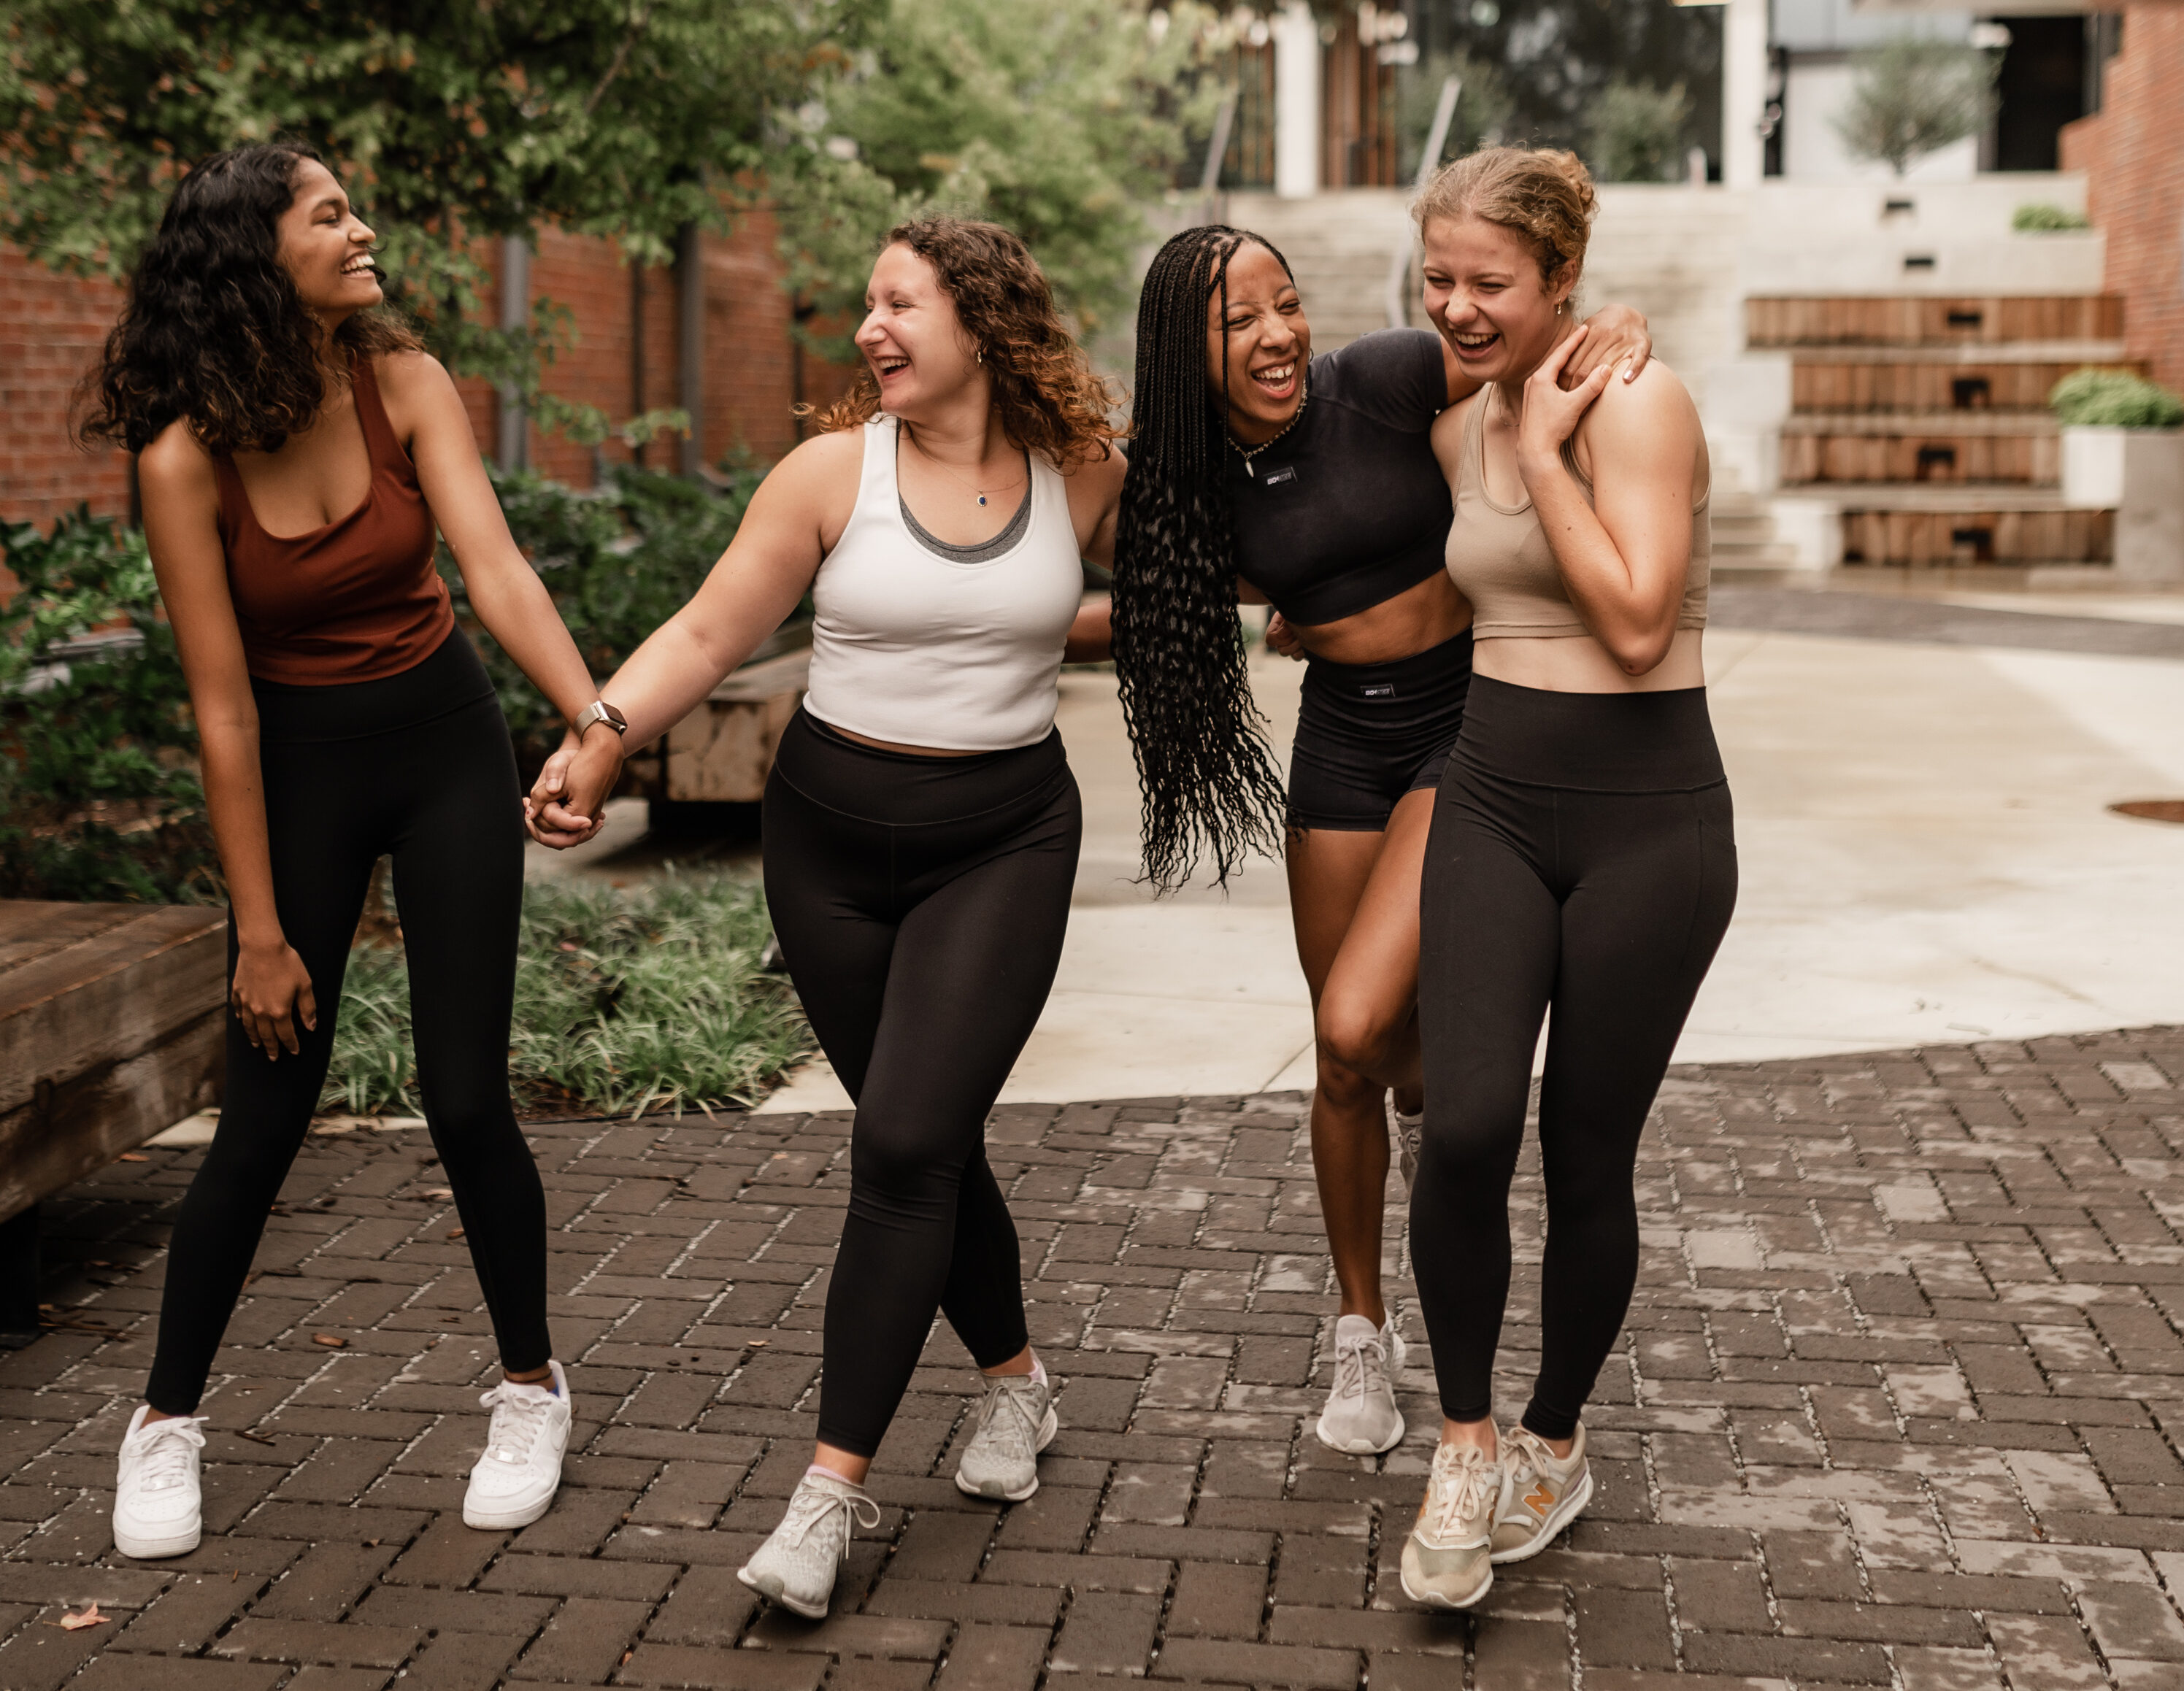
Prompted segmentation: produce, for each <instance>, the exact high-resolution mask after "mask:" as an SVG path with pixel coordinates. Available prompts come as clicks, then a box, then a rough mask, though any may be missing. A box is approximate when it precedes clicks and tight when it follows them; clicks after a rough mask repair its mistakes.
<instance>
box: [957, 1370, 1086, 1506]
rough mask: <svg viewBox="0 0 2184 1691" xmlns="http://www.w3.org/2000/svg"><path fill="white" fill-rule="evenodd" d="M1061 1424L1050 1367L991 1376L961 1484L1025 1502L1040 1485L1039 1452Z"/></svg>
mask: <svg viewBox="0 0 2184 1691" xmlns="http://www.w3.org/2000/svg"><path fill="white" fill-rule="evenodd" d="M1060 1426H1061V1422H1060V1421H1058V1420H1057V1419H1056V1416H1055V1413H1054V1388H1053V1387H1052V1386H1051V1385H1050V1383H1049V1382H1048V1381H1047V1377H1046V1372H1045V1370H1044V1369H1039V1370H1038V1371H1036V1372H1034V1373H1030V1374H990V1375H988V1376H987V1377H986V1398H985V1401H984V1402H983V1403H982V1404H980V1405H978V1427H977V1429H976V1430H975V1431H974V1432H972V1434H971V1442H970V1443H968V1444H966V1445H965V1446H964V1447H963V1459H962V1460H961V1461H960V1462H958V1463H957V1464H956V1489H957V1490H958V1491H963V1492H968V1493H969V1494H971V1495H972V1497H990V1498H995V1499H1000V1501H1001V1502H1004V1503H1022V1501H1023V1500H1024V1499H1026V1498H1028V1497H1029V1496H1030V1495H1031V1494H1033V1493H1034V1492H1035V1491H1037V1490H1038V1489H1039V1452H1040V1451H1042V1450H1044V1449H1046V1447H1047V1446H1048V1445H1050V1444H1051V1443H1054V1435H1055V1432H1056V1429H1057V1428H1058V1427H1060Z"/></svg>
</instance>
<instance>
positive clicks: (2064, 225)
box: [2009, 204, 2093, 235]
mask: <svg viewBox="0 0 2184 1691" xmlns="http://www.w3.org/2000/svg"><path fill="white" fill-rule="evenodd" d="M2009 226H2010V227H2011V228H2012V229H2015V230H2019V231H2022V232H2023V233H2025V234H2028V235H2053V234H2057V233H2059V232H2060V231H2064V230H2066V229H2091V228H2092V226H2093V225H2092V223H2091V221H2089V220H2087V216H2086V214H2085V213H2083V212H2082V211H2066V210H2064V209H2063V208H2062V207H2061V206H2059V205H2044V204H2034V205H2021V206H2020V207H2018V209H2016V210H2015V211H2014V212H2012V213H2010V214H2009Z"/></svg>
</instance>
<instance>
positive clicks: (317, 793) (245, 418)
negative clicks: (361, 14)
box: [84, 143, 615, 1556]
mask: <svg viewBox="0 0 2184 1691" xmlns="http://www.w3.org/2000/svg"><path fill="white" fill-rule="evenodd" d="M374 239H375V237H374V236H373V234H372V231H370V229H369V228H367V227H366V226H365V224H364V223H363V221H362V220H360V219H359V217H358V216H357V214H356V211H355V209H354V207H352V206H351V205H350V203H349V201H348V195H347V194H345V193H344V192H343V190H342V186H341V184H340V183H339V182H338V181H336V180H335V179H334V176H333V175H332V173H331V172H330V171H329V170H327V169H326V165H325V164H323V163H322V162H321V161H320V159H319V158H318V157H317V155H316V154H315V153H312V152H311V151H309V149H308V148H306V147H298V146H292V145H287V144H277V143H276V144H268V145H259V146H253V147H241V148H238V149H237V150H236V151H234V152H231V153H220V154H216V155H215V156H214V157H212V158H209V159H205V160H203V162H202V163H200V164H198V165H197V167H196V168H195V169H193V170H191V172H190V173H189V175H187V176H186V177H185V178H184V179H183V180H182V182H181V186H179V187H177V188H176V189H175V196H174V198H173V199H172V200H171V201H170V203H169V204H168V207H167V210H166V214H165V215H164V218H163V219H162V220H161V221H160V225H159V231H158V233H157V234H156V235H155V236H153V240H152V242H151V244H150V246H149V247H148V249H147V250H146V252H145V253H144V256H143V259H142V261H141V262H140V264H138V265H137V268H136V277H135V280H134V281H133V283H132V285H131V291H130V295H129V301H128V303H127V305H126V306H125V309H123V311H122V314H121V317H120V321H119V322H118V323H117V324H116V325H115V326H114V331H113V333H112V334H111V335H110V336H109V337H108V341H107V344H106V350H105V355H104V358H103V361H102V363H101V364H100V366H99V367H98V369H97V370H96V371H95V372H94V373H93V375H92V378H91V381H90V383H89V388H90V392H91V394H92V399H93V409H92V415H91V416H90V418H89V420H88V421H87V422H86V425H85V429H84V432H85V434H86V437H90V438H94V439H100V440H109V441H115V442H120V444H122V445H124V446H125V447H127V448H129V449H130V450H131V451H132V452H134V453H137V454H138V458H137V472H138V477H139V482H140V486H141V487H142V497H143V509H144V531H145V537H146V539H147V541H148V543H149V545H150V548H151V553H152V561H153V566H154V567H155V568H156V570H158V573H159V591H160V596H161V598H163V599H164V602H165V605H166V609H167V615H168V617H169V618H170V620H171V621H172V622H173V624H174V628H175V643H176V645H177V647H178V648H179V650H180V652H181V661H182V668H183V670H184V673H185V674H186V676H187V678H188V681H189V687H190V699H191V703H192V706H193V707H194V709H195V710H196V714H197V720H198V733H199V736H200V738H201V742H202V745H203V776H204V786H205V797H206V802H207V805H208V808H209V809H210V811H211V815H212V825H213V832H214V837H215V839H216V840H217V842H218V844H219V848H220V865H221V867H222V869H223V870H224V871H225V872H226V877H227V886H228V893H229V898H230V900H231V911H230V916H229V925H228V960H229V961H228V970H229V991H228V997H229V1003H230V1005H231V1009H232V1011H233V1014H232V1015H231V1016H230V1018H229V1020H228V1024H227V1082H226V1097H225V1101H224V1107H223V1109H222V1110H221V1113H220V1127H219V1132H218V1133H217V1134H216V1135H215V1137H214V1140H213V1143H212V1146H211V1148H210V1149H209V1150H208V1151H207V1152H206V1154H205V1160H204V1163H203V1166H202V1167H201V1168H200V1169H199V1170H198V1174H197V1176H196V1178H195V1179H194V1180H193V1181H192V1182H191V1184H190V1189H189V1193H188V1194H187V1196H186V1197H185V1198H184V1199H183V1200H182V1205H181V1212H180V1213H179V1214H178V1215H176V1217H175V1228H174V1236H173V1240H172V1243H171V1244H170V1249H169V1254H168V1263H167V1280H166V1288H165V1291H164V1294H163V1296H162V1299H161V1302H160V1310H159V1348H158V1350H157V1352H156V1354H155V1355H154V1358H153V1364H152V1376H151V1381H150V1384H149V1386H148V1389H147V1392H146V1401H145V1403H144V1405H142V1407H140V1408H139V1409H138V1410H136V1414H135V1416H132V1417H131V1421H130V1423H129V1431H128V1434H127V1437H126V1438H125V1439H124V1441H123V1443H122V1447H121V1459H120V1483H119V1487H118V1491H117V1494H116V1497H115V1499H114V1544H115V1546H116V1548H117V1549H120V1551H121V1552H122V1554H123V1555H131V1556H170V1555H181V1554H182V1553H184V1552H185V1551H187V1550H190V1549H193V1548H195V1546H196V1544H197V1543H198V1536H199V1531H200V1509H199V1487H198V1452H199V1450H200V1449H201V1448H202V1447H203V1443H204V1435H203V1432H201V1431H200V1430H199V1429H200V1427H202V1425H203V1420H204V1417H202V1416H198V1414H197V1409H198V1402H199V1399H201V1398H202V1397H203V1393H204V1389H205V1384H206V1381H207V1378H208V1377H209V1374H210V1372H211V1370H212V1367H213V1362H214V1353H215V1352H216V1351H217V1349H219V1345H220V1336H221V1334H222V1332H224V1331H225V1330H226V1326H227V1322H228V1318H229V1317H230V1316H231V1315H232V1314H233V1312H234V1309H235V1301H236V1299H237V1295H238V1294H239V1293H240V1292H241V1290H242V1283H243V1279H244V1277H245V1275H246V1274H247V1273H248V1271H249V1267H250V1260H251V1256H252V1254H253V1251H254V1250H255V1249H256V1248H257V1245H258V1240H259V1235H260V1233H261V1232H263V1231H264V1229H265V1219H266V1215H267V1214H268V1212H269V1211H270V1208H271V1206H272V1204H273V1200H274V1199H275V1197H276V1195H277V1194H278V1193H279V1191H280V1188H281V1182H282V1180H283V1179H285V1178H286V1177H287V1172H288V1167H289V1165H290V1163H291V1162H292V1161H293V1160H294V1158H295V1154H296V1150H297V1148H298V1146H299V1145H300V1144H301V1143H303V1138H304V1132H305V1130H306V1129H307V1127H308V1126H309V1123H310V1119H311V1114H312V1111H313V1110H314V1109H315V1107H316V1105H317V1103H318V1099H319V1092H320V1087H321V1085H322V1084H323V1083H324V1082H325V1078H326V1064H327V1060H328V1058H329V1056H330V1054H331V1047H332V1043H333V1033H334V1017H335V1013H336V1010H337V1006H338V1004H339V1002H340V998H341V988H342V976H343V969H344V966H345V965H346V963H347V961H348V947H349V942H350V938H351V937H352V936H353V935H354V932H355V931H356V925H357V919H358V915H359V912H360V911H361V909H362V908H363V904H364V899H365V889H366V887H367V886H368V885H369V882H370V876H371V869H372V865H373V864H374V863H375V862H376V860H377V859H379V858H380V857H381V856H382V855H383V854H392V855H393V862H394V891H395V898H396V900H397V902H398V904H399V906H400V909H401V916H402V924H403V937H404V943H405V945H406V947H407V949H408V952H409V987H410V999H411V1004H412V1006H413V1008H414V1010H415V1016H414V1027H413V1032H414V1037H415V1043H416V1049H417V1072H418V1084H419V1087H420V1089H421V1092H422V1093H423V1095H424V1104H425V1116H426V1121H428V1122H429V1123H430V1125H431V1127H432V1141H433V1143H434V1145H435V1147H436V1148H437V1149H438V1151H439V1154H440V1159H441V1163H442V1165H443V1167H444V1168H445V1169H446V1171H447V1174H448V1185H449V1186H450V1187H452V1188H454V1196H455V1204H456V1207H457V1209H458V1210H460V1213H461V1215H462V1220H463V1227H464V1233H465V1238H467V1240H468V1242H469V1247H470V1253H471V1262H472V1263H473V1264H474V1265H475V1266H476V1271H477V1277H478V1282H479V1284H480V1286H481V1287H482V1288H483V1291H484V1294H485V1301H486V1307H487V1310H489V1311H490V1313H491V1316H492V1320H493V1332H494V1335H495V1337H496V1338H498V1340H499V1346H500V1355H501V1362H502V1365H503V1371H504V1378H503V1379H502V1380H501V1381H500V1382H499V1383H498V1384H497V1385H496V1386H495V1388H494V1389H493V1391H491V1392H489V1393H487V1394H486V1402H487V1404H489V1405H492V1407H493V1422H492V1427H491V1429H490V1431H489V1432H488V1433H487V1438H486V1454H485V1455H484V1456H482V1458H481V1459H480V1460H479V1461H478V1463H477V1465H476V1468H475V1469H474V1470H473V1471H472V1472H471V1480H470V1488H469V1491H468V1494H467V1495H466V1497H465V1501H464V1505H463V1518H464V1520H465V1521H468V1522H469V1523H470V1524H471V1526H473V1527H487V1528H494V1529H505V1528H509V1527H520V1526H522V1525H525V1524H526V1523H527V1522H529V1521H535V1520H536V1519H538V1516H541V1515H543V1513H544V1512H545V1510H546V1508H547V1506H548V1505H549V1503H551V1501H552V1500H553V1497H554V1489H555V1488H556V1486H557V1485H558V1484H559V1482H560V1464H561V1455H562V1451H563V1449H564V1448H565V1445H566V1443H567V1441H568V1435H569V1398H568V1391H567V1386H566V1382H565V1379H564V1378H563V1376H562V1371H561V1367H560V1364H559V1363H557V1362H555V1361H554V1360H553V1354H552V1343H551V1341H550V1340H549V1337H548V1333H547V1325H546V1213H545V1201H544V1196H543V1192H542V1189H541V1187H540V1183H539V1179H538V1170H537V1168H536V1167H535V1166H534V1165H533V1164H532V1160H531V1153H530V1150H529V1148H528V1147H527V1146H526V1144H525V1143H524V1139H523V1136H522V1134H521V1132H519V1131H518V1129H517V1127H516V1125H515V1111H514V1110H513V1109H512V1108H511V1106H510V1100H509V1093H508V1029H509V1019H510V1010H511V1008H512V1003H513V998H514V992H515V941H516V921H517V917H518V915H519V912H520V909H521V903H522V896H523V894H522V886H523V812H522V808H521V792H520V790H519V787H518V784H517V781H516V774H515V757H514V754H513V751H512V749H511V748H510V743H509V737H508V728H507V725H506V723H505V722H504V721H503V720H502V718H501V714H500V708H499V704H497V703H496V702H495V700H494V698H493V687H492V684H491V682H489V681H487V678H486V674H485V670H484V668H483V666H482V665H481V664H480V663H479V662H478V658H477V654H476V652H475V651H473V650H472V649H471V644H470V642H469V641H467V640H466V639H465V637H463V635H462V633H461V632H460V631H459V630H458V629H457V628H456V626H455V624H454V614H453V611H452V609H451V607H450V605H449V603H448V590H447V587H446V585H445V584H444V583H443V581H441V579H440V577H439V576H438V574H437V571H436V570H435V569H434V567H433V556H434V550H435V547H434V541H435V533H436V531H437V533H439V534H443V535H445V536H446V537H447V541H448V547H449V549H450V550H451V551H453V553H454V556H455V561H456V563H457V564H458V565H460V567H461V569H462V571H463V578H464V581H465V585H466V586H467V587H468V589H469V592H470V597H471V603H472V604H474V605H476V607H477V611H478V615H479V617H480V619H481V620H482V621H483V622H484V623H485V625H486V626H487V628H488V629H490V630H491V631H493V637H494V638H496V639H497V640H499V642H500V643H501V644H502V645H503V646H504V648H507V650H508V652H509V653H510V655H511V656H513V657H514V658H515V660H516V661H517V662H518V663H519V664H520V665H522V667H523V669H524V671H525V673H526V674H527V675H528V676H530V677H531V678H532V681H534V682H535V683H536V684H537V685H538V688H539V690H540V691H541V692H543V693H545V694H546V696H547V697H548V698H551V699H552V700H553V701H554V703H555V704H557V705H558V706H559V707H560V709H561V710H562V711H563V712H564V713H565V715H567V717H568V718H569V720H571V722H574V723H577V725H578V726H579V728H580V730H582V731H585V732H586V733H587V735H588V739H589V740H591V741H593V742H596V741H599V740H602V739H604V740H612V739H613V738H614V737H615V735H614V732H613V731H612V729H611V727H609V726H599V725H598V724H597V723H596V722H593V721H589V720H588V718H589V717H593V716H595V715H596V714H597V713H596V712H593V711H588V709H587V707H588V705H589V704H591V702H592V701H593V698H595V695H594V694H593V691H592V686H591V677H590V676H589V675H588V672H587V671H586V670H585V666H584V662H583V659H582V658H581V657H580V656H579V655H578V654H577V648H576V644H575V642H573V641H571V639H570V637H569V634H568V631H567V630H566V629H565V628H564V627H563V626H561V620H560V617H559V616H558V615H556V614H555V611H554V604H553V601H552V600H551V599H550V598H549V597H548V596H547V593H546V591H545V589H544V587H542V586H541V585H540V583H539V581H538V576H536V575H535V574H534V573H533V572H532V569H531V567H530V565H528V564H527V563H526V562H525V560H524V558H523V554H522V553H521V552H519V551H518V550H517V549H516V547H515V542H514V541H513V540H512V539H511V538H510V535H509V531H508V526H507V524H506V522H505V521H504V520H503V518H502V516H501V511H500V507H499V503H497V502H496V501H495V499H494V498H493V487H492V485H491V483H490V482H488V481H487V479H486V475H485V470H484V467H483V465H482V464H481V463H480V461H479V458H478V452H477V447H476V442H475V441H474V440H473V438H472V437H471V426H470V420H469V419H468V417H467V416H466V415H465V412H464V409H463V403H462V401H461V399H460V398H459V397H458V396H457V394H456V392H455V387H454V383H453V382H452V381H449V380H448V373H447V372H446V371H445V370H443V369H442V368H441V367H440V365H439V364H437V362H435V361H434V360H433V359H432V358H430V357H428V356H427V355H426V353H423V352H422V351H421V350H420V349H419V348H418V344H417V342H416V341H415V338H414V337H412V336H411V335H410V334H409V332H408V331H406V330H405V329H404V328H403V327H402V326H401V325H399V324H398V323H397V322H395V321H393V320H391V319H389V318H387V317H386V316H384V315H382V314H380V313H379V312H377V311H376V310H375V309H374V308H376V307H377V306H378V305H379V304H380V303H381V301H382V294H381V292H380V285H379V275H378V271H377V270H376V267H375V265H374V264H373V261H372V257H371V253H372V247H373V242H374Z"/></svg>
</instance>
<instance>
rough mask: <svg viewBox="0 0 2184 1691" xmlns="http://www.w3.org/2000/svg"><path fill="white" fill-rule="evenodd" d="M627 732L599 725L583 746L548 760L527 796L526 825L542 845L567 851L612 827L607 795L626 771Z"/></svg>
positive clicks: (566, 747)
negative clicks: (608, 823)
mask: <svg viewBox="0 0 2184 1691" xmlns="http://www.w3.org/2000/svg"><path fill="white" fill-rule="evenodd" d="M621 764H622V746H621V735H619V734H617V733H616V732H615V731H614V730H613V729H611V728H609V727H605V726H599V725H595V726H593V728H592V729H591V730H590V731H588V732H587V733H586V734H585V736H584V738H583V743H582V744H581V745H566V744H565V745H563V746H562V748H560V750H559V751H557V752H555V753H554V755H553V756H552V757H550V758H549V759H546V767H545V768H543V769H542V770H539V771H538V780H537V781H536V782H533V783H532V787H531V792H530V793H529V795H528V796H526V798H525V799H524V801H523V825H524V826H525V827H526V828H528V829H529V830H530V831H531V837H532V838H533V839H534V840H537V841H538V843H539V844H541V845H546V846H552V847H553V848H554V849H555V850H556V851H565V850H567V849H568V848H570V847H571V846H577V845H582V843H584V842H585V841H586V840H588V839H589V838H591V837H592V836H593V835H594V834H596V833H597V832H599V830H600V829H601V828H602V827H604V826H606V803H607V795H608V794H609V793H612V792H613V791H614V784H615V782H616V778H617V777H618V776H620V775H621Z"/></svg>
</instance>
